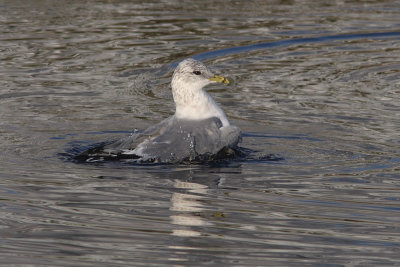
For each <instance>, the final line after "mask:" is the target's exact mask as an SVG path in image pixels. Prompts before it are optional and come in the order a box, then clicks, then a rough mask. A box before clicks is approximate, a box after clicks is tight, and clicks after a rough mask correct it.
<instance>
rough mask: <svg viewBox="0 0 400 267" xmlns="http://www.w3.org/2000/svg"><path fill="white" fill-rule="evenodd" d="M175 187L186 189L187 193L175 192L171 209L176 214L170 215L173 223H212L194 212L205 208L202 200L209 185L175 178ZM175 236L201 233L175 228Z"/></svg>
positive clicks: (198, 234) (197, 224) (194, 224)
mask: <svg viewBox="0 0 400 267" xmlns="http://www.w3.org/2000/svg"><path fill="white" fill-rule="evenodd" d="M174 187H175V188H179V189H185V190H187V193H173V194H172V197H171V208H170V210H172V211H176V214H174V215H172V216H170V218H171V222H172V224H175V225H181V226H205V225H210V224H211V223H209V222H206V221H205V220H204V219H203V218H202V217H201V216H199V215H196V214H194V213H198V212H202V211H204V210H205V208H204V205H203V204H202V203H201V200H202V199H204V198H205V197H204V195H205V194H207V190H208V186H206V185H202V184H198V183H193V182H184V181H179V180H175V183H174ZM172 235H175V236H200V235H201V233H200V232H198V231H195V230H193V229H174V230H173V232H172Z"/></svg>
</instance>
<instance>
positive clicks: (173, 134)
mask: <svg viewBox="0 0 400 267" xmlns="http://www.w3.org/2000/svg"><path fill="white" fill-rule="evenodd" d="M240 140H241V132H240V129H239V128H238V127H236V126H227V127H222V123H221V121H220V120H219V119H218V118H216V117H214V118H209V119H206V120H200V121H192V120H190V121H189V120H180V119H177V118H175V117H174V116H172V117H169V118H168V119H165V120H163V121H161V122H160V123H158V124H156V125H154V126H152V127H150V128H148V129H146V130H145V131H144V132H142V133H134V134H132V135H130V136H127V137H125V138H122V139H120V140H117V141H115V142H112V143H109V144H106V145H102V146H100V147H95V148H92V149H89V150H87V151H85V152H83V153H81V154H80V155H78V156H77V157H76V159H78V160H85V161H91V160H92V159H93V161H96V160H97V159H100V160H107V159H114V160H115V159H132V160H135V161H156V162H179V161H183V160H187V159H188V160H194V159H196V158H198V157H199V156H205V157H209V156H212V155H215V154H217V153H219V152H220V151H222V150H224V149H226V148H234V147H236V145H237V144H238V142H240Z"/></svg>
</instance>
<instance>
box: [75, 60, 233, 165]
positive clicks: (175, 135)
mask: <svg viewBox="0 0 400 267" xmlns="http://www.w3.org/2000/svg"><path fill="white" fill-rule="evenodd" d="M216 82H219V83H226V84H228V83H229V81H228V80H227V79H226V78H224V77H222V76H218V75H213V74H212V73H211V71H210V70H209V69H208V68H207V67H206V66H204V64H202V63H201V62H199V61H196V60H194V59H186V60H184V61H182V62H181V63H180V64H179V65H178V67H177V68H176V69H175V72H174V74H173V77H172V83H171V85H172V93H173V97H174V101H175V105H176V111H175V114H174V115H173V116H171V117H169V118H168V119H165V120H163V121H161V122H160V123H158V124H156V125H154V126H152V127H150V128H148V129H147V130H145V131H144V132H142V133H134V134H132V135H131V136H128V137H126V138H123V139H121V140H118V141H115V142H113V143H110V144H107V145H102V146H100V147H95V148H92V149H89V150H87V151H85V152H83V153H81V154H79V155H78V156H77V157H76V158H77V159H78V160H83V159H84V160H86V161H97V160H104V159H133V160H135V161H156V162H177V161H182V160H198V159H200V160H202V159H207V160H208V159H213V158H216V157H221V156H224V155H226V154H227V153H230V152H232V151H233V150H232V149H234V148H235V147H236V145H237V144H238V142H239V141H240V129H239V128H238V127H236V126H232V125H230V124H229V121H228V118H227V117H226V115H225V113H224V112H223V111H222V109H221V108H220V107H219V106H218V105H217V104H216V103H215V101H214V100H213V99H212V98H211V96H210V95H209V94H208V93H207V92H206V91H205V90H204V89H203V87H204V86H206V85H208V84H211V83H216Z"/></svg>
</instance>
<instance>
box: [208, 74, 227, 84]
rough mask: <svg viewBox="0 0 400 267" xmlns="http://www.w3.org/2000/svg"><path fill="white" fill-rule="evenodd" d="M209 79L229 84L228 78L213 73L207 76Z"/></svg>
mask: <svg viewBox="0 0 400 267" xmlns="http://www.w3.org/2000/svg"><path fill="white" fill-rule="evenodd" d="M209 79H210V81H213V82H217V83H225V84H229V80H228V79H227V78H225V77H223V76H219V75H215V76H214V77H212V78H209Z"/></svg>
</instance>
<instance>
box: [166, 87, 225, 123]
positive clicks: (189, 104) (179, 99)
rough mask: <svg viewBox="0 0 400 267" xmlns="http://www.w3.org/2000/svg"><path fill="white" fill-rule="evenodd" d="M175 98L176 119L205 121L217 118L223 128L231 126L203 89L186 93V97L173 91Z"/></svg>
mask: <svg viewBox="0 0 400 267" xmlns="http://www.w3.org/2000/svg"><path fill="white" fill-rule="evenodd" d="M173 96H174V101H175V105H176V111H175V117H177V118H178V119H188V120H203V119H208V118H212V117H217V118H219V119H220V120H221V122H222V125H223V126H228V125H229V121H228V119H227V117H226V115H225V113H224V112H223V111H222V109H221V108H220V107H219V106H218V105H217V103H215V101H214V100H213V99H212V97H211V96H210V95H209V94H208V93H207V92H205V91H204V90H203V89H201V90H191V91H190V92H188V91H186V93H185V95H181V94H179V92H176V91H173Z"/></svg>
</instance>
